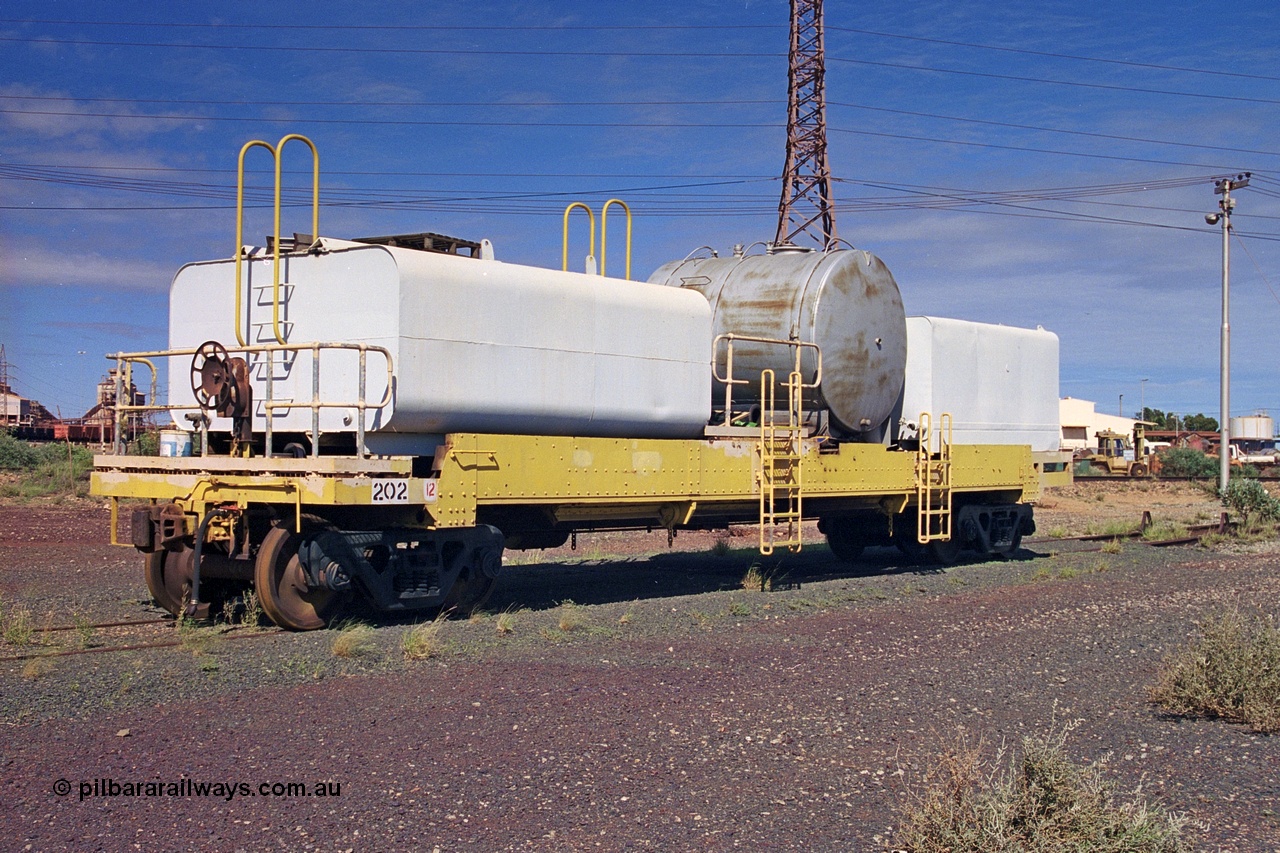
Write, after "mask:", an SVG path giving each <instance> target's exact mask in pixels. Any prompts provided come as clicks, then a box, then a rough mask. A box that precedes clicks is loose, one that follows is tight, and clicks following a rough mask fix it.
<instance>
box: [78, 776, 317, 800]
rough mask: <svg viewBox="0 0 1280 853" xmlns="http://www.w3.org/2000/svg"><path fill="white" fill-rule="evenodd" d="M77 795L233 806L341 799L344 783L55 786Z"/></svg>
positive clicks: (141, 782)
mask: <svg viewBox="0 0 1280 853" xmlns="http://www.w3.org/2000/svg"><path fill="white" fill-rule="evenodd" d="M73 790H74V791H77V792H78V793H79V795H80V801H81V802H84V801H85V800H88V799H95V798H96V799H106V798H110V797H217V798H220V799H223V800H226V801H228V802H230V801H231V800H234V799H235V798H236V797H340V796H342V783H341V782H334V781H332V780H329V779H326V780H323V781H320V782H315V783H312V784H308V783H306V782H261V783H259V784H256V785H255V784H253V783H251V782H200V781H197V780H195V779H185V778H184V779H178V780H176V781H173V782H165V781H164V780H161V779H148V780H129V781H126V782H118V781H116V780H115V779H93V780H91V781H84V780H82V781H80V782H78V783H76V785H74V786H73V785H72V783H71V782H69V781H68V780H66V779H59V780H58V781H56V782H54V783H53V793H55V794H57V795H58V796H60V797H65V796H67V795H68V794H70V793H71V792H72V791H73Z"/></svg>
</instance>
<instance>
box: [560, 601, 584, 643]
mask: <svg viewBox="0 0 1280 853" xmlns="http://www.w3.org/2000/svg"><path fill="white" fill-rule="evenodd" d="M586 626H587V615H586V614H585V613H584V612H583V611H582V608H581V607H579V606H578V605H576V604H574V603H573V602H572V601H569V600H567V599H566V600H565V601H562V602H560V619H559V621H558V622H556V627H557V628H559V629H560V630H561V631H562V632H564V633H566V634H569V633H572V632H573V631H579V630H581V629H583V628H585V627H586Z"/></svg>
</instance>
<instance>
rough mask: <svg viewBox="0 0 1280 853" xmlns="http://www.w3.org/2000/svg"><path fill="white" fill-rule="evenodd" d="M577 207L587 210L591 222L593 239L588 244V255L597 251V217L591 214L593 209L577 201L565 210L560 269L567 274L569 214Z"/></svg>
mask: <svg viewBox="0 0 1280 853" xmlns="http://www.w3.org/2000/svg"><path fill="white" fill-rule="evenodd" d="M575 207H580V208H582V209H583V210H585V211H586V212H587V218H588V219H589V220H590V221H591V239H590V241H589V242H588V243H587V254H588V255H590V254H591V253H592V252H594V251H595V249H596V215H595V214H594V213H592V212H591V208H589V207H587V206H586V205H585V204H583V203H582V202H580V201H575V202H574V203H573V204H571V205H569V206H568V207H566V208H565V209H564V240H563V250H562V251H561V253H560V269H562V270H564V271H565V272H568V271H569V214H570V213H571V212H572V211H573V209H574V208H575Z"/></svg>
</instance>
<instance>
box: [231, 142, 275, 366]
mask: <svg viewBox="0 0 1280 853" xmlns="http://www.w3.org/2000/svg"><path fill="white" fill-rule="evenodd" d="M259 146H261V147H262V148H265V149H267V150H268V151H270V152H271V159H272V160H274V161H275V162H276V163H277V164H278V163H279V162H280V161H279V158H278V157H276V149H275V148H273V147H272V146H271V144H270V143H268V142H263V141H262V140H261V139H252V140H250V141H248V142H246V143H245V144H244V146H243V147H242V148H241V149H240V158H239V160H238V161H237V163H236V251H235V254H234V255H233V257H234V258H235V259H236V341H237V342H239V344H240V346H245V345H246V344H247V343H248V341H246V340H245V337H244V333H243V332H241V331H240V308H241V293H240V291H241V272H240V266H241V263H242V262H243V260H244V259H243V257H242V255H243V254H244V252H243V246H244V155H245V154H247V153H248V152H249V149H250V148H255V147H259ZM279 232H280V227H279V225H277V226H276V233H277V234H279Z"/></svg>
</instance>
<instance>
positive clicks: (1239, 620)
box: [1148, 610, 1280, 732]
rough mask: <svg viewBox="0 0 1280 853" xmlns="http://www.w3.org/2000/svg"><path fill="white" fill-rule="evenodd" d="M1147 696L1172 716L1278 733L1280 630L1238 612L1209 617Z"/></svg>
mask: <svg viewBox="0 0 1280 853" xmlns="http://www.w3.org/2000/svg"><path fill="white" fill-rule="evenodd" d="M1148 697H1149V698H1150V699H1151V701H1152V702H1155V703H1156V704H1158V705H1160V706H1162V707H1163V708H1164V709H1165V710H1166V711H1168V712H1169V713H1171V714H1178V715H1183V716H1195V717H1216V718H1220V719H1223V720H1227V721H1228V722H1233V723H1245V724H1247V725H1249V726H1250V727H1252V728H1253V730H1254V731H1258V732H1276V731H1280V628H1277V626H1276V623H1275V620H1274V619H1271V618H1268V617H1265V616H1261V615H1253V616H1247V615H1245V614H1243V613H1241V612H1240V611H1239V610H1231V611H1228V612H1226V613H1222V614H1219V615H1216V616H1213V617H1211V618H1209V619H1206V620H1205V622H1204V624H1203V625H1201V626H1200V636H1199V637H1198V638H1196V639H1194V640H1192V641H1191V642H1190V643H1188V644H1187V645H1185V646H1183V647H1182V648H1180V649H1178V650H1176V651H1174V652H1173V653H1172V654H1170V655H1169V657H1168V658H1166V659H1165V662H1164V665H1163V666H1162V668H1161V670H1160V673H1159V675H1158V676H1157V678H1156V683H1155V684H1154V685H1153V686H1152V687H1151V688H1150V690H1149V691H1148Z"/></svg>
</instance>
